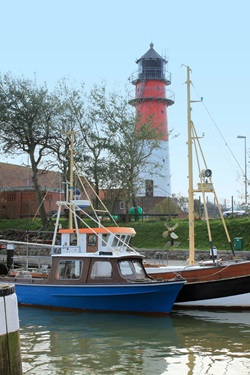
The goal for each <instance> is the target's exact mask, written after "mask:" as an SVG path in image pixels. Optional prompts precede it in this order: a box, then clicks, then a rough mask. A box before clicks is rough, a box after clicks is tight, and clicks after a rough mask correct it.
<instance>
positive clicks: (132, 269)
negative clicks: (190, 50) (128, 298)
mask: <svg viewBox="0 0 250 375" xmlns="http://www.w3.org/2000/svg"><path fill="white" fill-rule="evenodd" d="M118 264H119V268H120V272H121V275H122V276H132V275H135V276H136V279H145V277H146V273H145V271H144V269H143V266H142V264H141V262H139V261H138V260H132V261H128V260H121V261H119V263H118Z"/></svg>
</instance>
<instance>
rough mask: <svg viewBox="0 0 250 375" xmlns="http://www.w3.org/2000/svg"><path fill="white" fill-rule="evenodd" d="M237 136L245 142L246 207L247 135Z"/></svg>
mask: <svg viewBox="0 0 250 375" xmlns="http://www.w3.org/2000/svg"><path fill="white" fill-rule="evenodd" d="M237 138H241V139H244V143H245V176H244V177H245V205H246V208H247V137H246V136H245V135H238V136H237Z"/></svg>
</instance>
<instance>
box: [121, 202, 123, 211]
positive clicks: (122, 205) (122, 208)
mask: <svg viewBox="0 0 250 375" xmlns="http://www.w3.org/2000/svg"><path fill="white" fill-rule="evenodd" d="M120 210H121V211H123V210H124V202H120Z"/></svg>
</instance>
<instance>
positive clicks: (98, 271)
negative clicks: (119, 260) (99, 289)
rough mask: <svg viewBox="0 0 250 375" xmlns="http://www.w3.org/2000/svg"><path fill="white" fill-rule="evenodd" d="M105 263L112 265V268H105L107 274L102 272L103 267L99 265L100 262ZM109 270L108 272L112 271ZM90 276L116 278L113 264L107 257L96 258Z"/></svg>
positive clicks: (95, 278) (102, 278)
mask: <svg viewBox="0 0 250 375" xmlns="http://www.w3.org/2000/svg"><path fill="white" fill-rule="evenodd" d="M104 263H106V264H108V265H110V270H105V272H106V273H105V274H104V273H102V272H101V271H102V270H101V268H100V267H98V265H99V264H100V265H101V264H104ZM98 268H99V269H98ZM107 271H108V272H109V271H110V273H108V272H107ZM89 278H90V279H91V280H112V279H113V278H114V270H113V264H112V263H111V262H110V261H109V260H107V259H105V260H102V259H94V260H93V263H92V264H91V269H90V273H89Z"/></svg>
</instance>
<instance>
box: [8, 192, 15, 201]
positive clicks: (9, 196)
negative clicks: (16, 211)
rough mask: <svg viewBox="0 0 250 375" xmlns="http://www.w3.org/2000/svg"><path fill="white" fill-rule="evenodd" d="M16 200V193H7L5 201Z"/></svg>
mask: <svg viewBox="0 0 250 375" xmlns="http://www.w3.org/2000/svg"><path fill="white" fill-rule="evenodd" d="M15 200H16V193H7V201H8V202H14V201H15Z"/></svg>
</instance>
